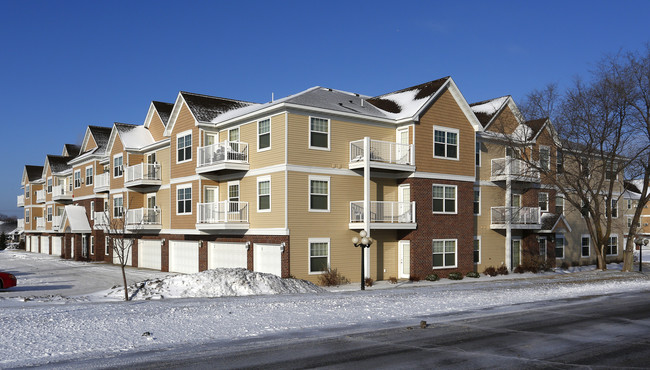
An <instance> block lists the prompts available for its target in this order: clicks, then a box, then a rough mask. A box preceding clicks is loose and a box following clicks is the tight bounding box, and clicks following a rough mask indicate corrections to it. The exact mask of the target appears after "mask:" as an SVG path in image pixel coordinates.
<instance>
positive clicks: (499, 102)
mask: <svg viewBox="0 0 650 370" xmlns="http://www.w3.org/2000/svg"><path fill="white" fill-rule="evenodd" d="M509 98H510V96H509V95H506V96H502V97H499V98H494V99H490V100H483V101H480V102H476V103H472V104H470V105H469V106H470V108H472V112H474V115H476V118H478V120H479V122H481V125H482V126H483V127H486V126H487V125H488V123H490V121H492V118H494V115H495V114H496V113H497V112H498V111H499V110H500V109H501V107H502V106H503V105H504V104H505V103H506V102H507V101H508V99H509Z"/></svg>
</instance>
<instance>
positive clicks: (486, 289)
mask: <svg viewBox="0 0 650 370" xmlns="http://www.w3.org/2000/svg"><path fill="white" fill-rule="evenodd" d="M75 266H78V267H75ZM84 266H85V267H84ZM114 267H115V266H108V265H103V264H90V263H82V262H72V261H63V260H61V259H58V258H55V257H51V256H43V255H38V254H32V253H27V252H18V251H4V252H1V253H0V270H13V271H16V270H20V274H19V275H18V284H19V285H23V286H25V284H28V282H29V281H30V280H29V279H32V281H43V282H45V281H46V280H47V279H46V277H47V276H48V274H50V273H53V274H55V275H54V276H57V277H58V278H60V279H64V277H65V276H66V273H67V274H68V275H67V276H68V284H70V285H73V286H74V285H76V284H81V285H82V286H85V287H84V288H83V289H74V288H71V289H69V291H72V292H79V291H84V292H86V291H87V290H88V286H87V285H88V283H86V282H84V281H85V280H86V279H89V278H90V277H91V276H92V275H93V274H95V272H97V274H99V275H102V276H104V277H106V278H108V277H109V274H108V273H107V272H106V271H104V270H103V269H106V268H113V269H112V271H111V272H112V273H113V274H115V275H116V276H117V277H118V279H119V278H120V276H119V269H117V268H114ZM612 267H614V266H612ZM230 272H232V273H233V274H232V275H233V276H234V277H228V276H227V275H228V271H226V270H221V271H215V272H207V273H199V274H193V275H178V276H176V277H169V278H162V276H164V275H166V274H165V273H160V272H155V271H147V270H136V269H129V270H128V272H127V274H128V275H135V274H141V275H147V274H149V278H153V279H152V280H150V282H149V283H148V284H149V285H150V286H149V287H148V288H147V289H141V290H142V291H143V293H142V296H139V298H145V300H136V301H131V302H118V301H116V300H115V298H114V296H115V295H117V296H119V290H116V289H109V288H110V286H111V285H110V284H113V282H109V281H106V282H102V280H101V279H96V280H94V284H96V287H97V289H96V291H95V292H92V293H89V292H86V293H81V295H77V296H74V295H61V294H55V295H52V294H50V291H49V290H48V289H44V290H42V291H39V290H23V291H17V292H14V293H20V294H18V295H15V294H13V293H12V295H11V296H6V295H5V293H9V292H12V290H11V289H10V290H7V291H0V332H2V336H3V339H4V343H3V350H2V351H1V352H0V368H5V367H16V366H38V365H47V364H52V363H53V362H58V361H64V360H74V359H81V358H98V359H100V360H101V358H106V357H111V356H119V355H120V354H123V353H126V352H130V353H132V352H136V351H145V350H155V349H164V348H170V347H173V346H191V345H198V344H201V343H207V342H211V343H220V342H223V343H227V342H230V341H232V340H237V339H246V338H262V337H266V336H285V337H292V336H321V335H325V333H326V332H329V333H330V334H329V335H331V333H334V332H335V333H339V334H342V333H351V332H354V331H361V330H368V329H376V328H386V327H395V326H399V325H414V324H417V323H418V322H419V320H421V319H424V320H427V321H429V322H431V323H435V322H436V320H445V317H444V316H443V315H444V314H446V313H458V312H474V311H480V310H485V309H488V308H492V309H495V310H507V309H509V308H508V307H509V306H512V305H517V304H521V303H534V302H544V301H549V300H557V299H566V298H575V297H585V296H591V295H594V294H608V293H617V292H622V291H639V290H648V289H650V279H649V278H648V276H647V275H643V274H638V273H627V274H625V273H621V272H619V271H606V272H602V271H594V270H593V269H592V270H591V271H582V272H576V273H571V274H569V273H546V274H541V275H539V274H538V275H533V274H510V275H507V276H502V277H496V278H489V277H484V276H482V277H481V278H479V279H470V278H465V279H464V280H462V281H453V282H452V281H449V280H446V279H443V280H441V281H438V282H417V283H414V282H401V283H398V284H394V285H393V284H389V283H387V282H380V283H379V284H377V285H376V286H375V287H372V288H369V289H368V290H366V291H365V292H361V291H358V284H350V285H346V286H343V287H338V288H331V289H328V291H326V292H312V293H301V294H276V295H259V296H245V297H237V296H232V297H226V296H224V297H220V298H184V299H167V298H164V299H151V300H146V298H147V297H158V296H159V295H162V296H164V297H172V296H188V295H197V294H203V293H199V292H201V291H212V292H213V294H214V290H213V289H214V288H213V287H211V286H210V285H214V284H234V285H235V286H245V285H246V284H249V283H250V284H254V283H255V282H256V281H260V282H261V281H264V282H265V284H268V285H269V286H267V287H264V288H257V289H259V290H258V291H259V292H263V293H268V292H270V291H272V289H271V287H270V286H271V285H274V284H275V283H269V281H271V280H272V279H267V278H266V277H264V276H263V274H259V276H258V275H255V274H250V275H248V274H247V273H246V272H244V271H243V270H232V271H230ZM38 276H40V277H38ZM246 276H248V277H246ZM254 276H257V277H254ZM156 278H160V280H157V279H156ZM143 280H144V279H143ZM244 281H246V283H244ZM199 282H202V283H203V284H205V285H207V287H205V289H204V290H199V289H195V288H191V289H185V290H183V289H184V288H179V286H180V287H183V286H186V287H187V286H189V285H192V284H196V285H199ZM233 282H234V283H233ZM44 284H45V283H44ZM141 285H142V284H141ZM136 286H138V285H137V284H136ZM145 286H147V284H145ZM306 286H309V285H306ZM44 288H47V285H44ZM382 288H392V289H382ZM105 289H109V290H105ZM220 289H225V288H220ZM99 290H103V292H97V291H99ZM351 290H354V291H351ZM144 292H148V293H146V294H145V293H144ZM217 292H219V291H217ZM25 297H32V298H30V299H27V300H26V299H25ZM161 298H162V297H161ZM146 332H148V333H150V335H145V336H143V334H144V333H146ZM100 363H101V362H98V364H100Z"/></svg>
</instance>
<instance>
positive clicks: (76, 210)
mask: <svg viewBox="0 0 650 370" xmlns="http://www.w3.org/2000/svg"><path fill="white" fill-rule="evenodd" d="M66 223H68V224H69V225H70V232H72V233H73V234H80V233H90V232H92V229H91V228H90V223H88V217H87V216H86V208H85V207H82V206H73V205H69V206H65V209H64V211H63V217H62V225H65V224H66Z"/></svg>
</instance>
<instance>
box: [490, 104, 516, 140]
mask: <svg viewBox="0 0 650 370" xmlns="http://www.w3.org/2000/svg"><path fill="white" fill-rule="evenodd" d="M518 124H519V121H518V120H517V118H516V117H515V114H514V113H513V112H512V111H511V110H510V107H508V106H506V107H505V108H504V109H503V111H501V113H500V114H499V115H498V116H497V117H496V118H495V119H494V121H493V122H492V124H490V126H489V127H488V131H493V132H500V133H507V134H511V133H512V132H513V131H514V130H515V128H516V127H517V125H518Z"/></svg>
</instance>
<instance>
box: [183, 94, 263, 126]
mask: <svg viewBox="0 0 650 370" xmlns="http://www.w3.org/2000/svg"><path fill="white" fill-rule="evenodd" d="M180 94H181V95H182V96H183V99H184V100H185V103H187V106H188V107H189V108H190V111H191V112H192V114H193V115H194V118H196V120H197V121H200V122H210V121H212V120H213V119H214V118H216V117H217V116H219V115H220V114H222V113H225V112H228V111H230V110H233V109H237V108H242V107H246V106H249V105H251V104H254V103H251V102H245V101H241V100H233V99H226V98H219V97H216V96H209V95H202V94H195V93H190V92H187V91H181V92H180Z"/></svg>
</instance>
